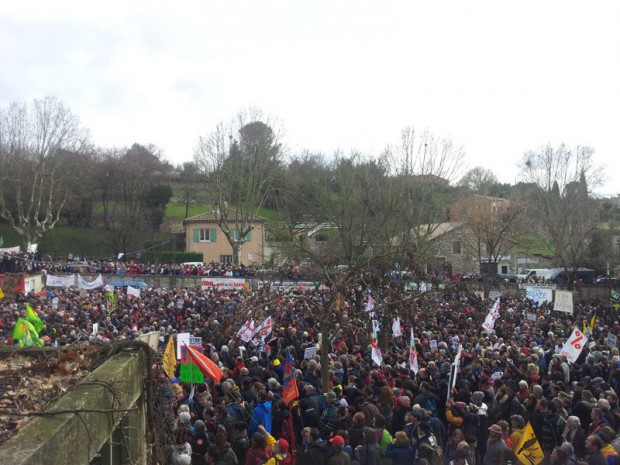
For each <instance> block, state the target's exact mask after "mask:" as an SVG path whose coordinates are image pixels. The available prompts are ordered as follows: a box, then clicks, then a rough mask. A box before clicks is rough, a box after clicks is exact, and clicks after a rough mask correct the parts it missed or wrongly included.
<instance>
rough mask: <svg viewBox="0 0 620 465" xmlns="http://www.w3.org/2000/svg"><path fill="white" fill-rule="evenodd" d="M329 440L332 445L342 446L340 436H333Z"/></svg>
mask: <svg viewBox="0 0 620 465" xmlns="http://www.w3.org/2000/svg"><path fill="white" fill-rule="evenodd" d="M329 442H331V443H332V444H333V445H334V446H338V447H342V446H344V438H343V437H342V436H334V437H333V438H331V439H330V440H329Z"/></svg>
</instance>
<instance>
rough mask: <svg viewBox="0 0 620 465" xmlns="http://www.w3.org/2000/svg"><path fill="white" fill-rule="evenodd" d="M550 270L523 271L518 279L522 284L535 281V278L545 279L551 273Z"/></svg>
mask: <svg viewBox="0 0 620 465" xmlns="http://www.w3.org/2000/svg"><path fill="white" fill-rule="evenodd" d="M551 271H553V270H550V269H549V268H531V269H529V270H523V272H522V273H518V274H517V279H518V281H519V282H520V283H525V282H528V281H533V280H534V278H544V277H545V276H547V275H548V274H549V273H551Z"/></svg>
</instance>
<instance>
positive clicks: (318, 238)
mask: <svg viewBox="0 0 620 465" xmlns="http://www.w3.org/2000/svg"><path fill="white" fill-rule="evenodd" d="M314 241H315V242H327V235H325V234H316V235H315V236H314Z"/></svg>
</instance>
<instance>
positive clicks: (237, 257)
mask: <svg viewBox="0 0 620 465" xmlns="http://www.w3.org/2000/svg"><path fill="white" fill-rule="evenodd" d="M231 245H232V253H233V264H234V265H235V266H239V265H241V247H242V246H243V244H239V242H237V241H234V242H233V243H232V244H231Z"/></svg>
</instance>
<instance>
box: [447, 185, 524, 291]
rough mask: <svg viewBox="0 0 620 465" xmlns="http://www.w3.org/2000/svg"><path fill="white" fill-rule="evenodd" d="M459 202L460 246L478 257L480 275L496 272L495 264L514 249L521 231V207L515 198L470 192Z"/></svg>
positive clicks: (522, 229)
mask: <svg viewBox="0 0 620 465" xmlns="http://www.w3.org/2000/svg"><path fill="white" fill-rule="evenodd" d="M458 203H459V202H457V204H458ZM462 205H463V206H464V208H463V210H464V211H463V218H462V219H463V224H464V228H465V234H464V236H463V237H464V240H463V246H464V247H463V248H464V249H465V251H466V252H468V253H470V254H471V255H473V256H474V257H476V258H477V260H478V263H479V264H480V271H481V272H482V273H483V275H487V274H491V275H495V274H496V273H497V264H498V263H499V262H500V261H501V260H502V259H504V258H505V257H507V256H508V255H510V254H511V253H514V250H515V248H516V246H517V244H518V243H519V240H520V238H521V236H522V234H523V231H524V228H523V209H522V208H521V206H520V205H519V204H517V203H515V202H510V201H508V200H504V199H498V198H494V197H487V196H482V195H471V196H469V197H467V198H465V199H463V201H462ZM485 277H488V278H493V277H492V276H485ZM487 282H488V281H487V280H486V279H485V284H487ZM485 287H486V286H485ZM487 292H488V289H486V288H485V293H487Z"/></svg>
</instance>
